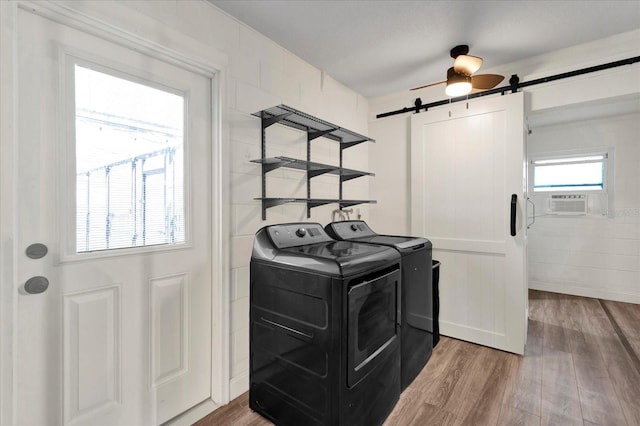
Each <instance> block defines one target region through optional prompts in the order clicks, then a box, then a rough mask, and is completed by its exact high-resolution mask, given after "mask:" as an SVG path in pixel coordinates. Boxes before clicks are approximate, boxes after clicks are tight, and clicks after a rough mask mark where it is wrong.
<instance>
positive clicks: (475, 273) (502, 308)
mask: <svg viewBox="0 0 640 426" xmlns="http://www.w3.org/2000/svg"><path fill="white" fill-rule="evenodd" d="M523 116H524V110H523V95H522V93H517V94H510V95H508V96H497V97H492V98H488V99H478V100H473V101H469V102H459V103H455V104H451V105H448V106H445V107H441V108H438V109H434V110H431V111H427V112H424V113H420V114H416V115H413V116H412V120H411V227H412V229H411V230H412V233H413V234H414V235H420V236H424V237H426V238H429V239H430V240H431V241H432V243H433V258H434V259H437V260H440V261H441V267H440V283H439V284H440V332H441V333H442V334H444V335H446V336H451V337H455V338H458V339H462V340H467V341H471V342H475V343H479V344H481V345H485V346H490V347H493V348H497V349H502V350H506V351H509V352H514V353H519V354H522V353H523V351H524V344H525V338H526V306H527V285H526V280H525V278H526V275H525V265H526V262H525V259H526V257H525V256H526V254H525V228H526V227H525V226H524V224H523V218H524V217H525V216H524V215H523V211H524V208H525V207H524V206H525V194H524V188H525V185H524V169H523V168H524V158H525V157H524V156H525V149H524V130H523ZM512 201H513V209H514V210H513V211H514V213H515V216H514V217H512ZM512 228H514V229H513V230H514V231H515V232H513V233H514V234H515V235H512Z"/></svg>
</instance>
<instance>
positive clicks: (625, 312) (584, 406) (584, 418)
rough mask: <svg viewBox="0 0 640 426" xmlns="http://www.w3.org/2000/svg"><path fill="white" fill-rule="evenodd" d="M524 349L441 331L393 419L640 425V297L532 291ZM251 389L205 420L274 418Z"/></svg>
mask: <svg viewBox="0 0 640 426" xmlns="http://www.w3.org/2000/svg"><path fill="white" fill-rule="evenodd" d="M528 330H529V331H528V340H527V347H526V351H525V355H524V356H523V357H521V356H517V355H514V354H510V353H506V352H501V351H498V350H494V349H489V348H486V347H483V346H478V345H474V344H471V343H467V342H463V341H460V340H455V339H451V338H447V337H443V338H442V339H441V340H440V344H439V345H438V346H437V347H436V349H435V350H434V352H433V355H432V357H431V360H430V361H429V363H428V364H427V366H426V367H425V368H424V370H423V371H422V372H421V374H420V375H419V376H418V377H417V378H416V379H415V381H414V382H413V383H412V384H411V386H409V387H408V388H407V389H406V390H405V391H404V393H403V394H402V395H401V396H400V401H399V402H398V404H397V405H396V407H395V409H394V410H393V412H392V413H391V414H390V415H389V417H388V418H387V420H386V422H385V423H384V425H385V426H408V425H415V426H418V425H420V426H426V425H562V426H565V425H584V426H591V425H627V426H636V425H640V360H639V359H638V356H639V355H640V305H635V304H629V303H619V302H610V301H602V300H598V299H590V298H584V297H577V296H569V295H564V294H555V293H547V292H541V291H533V290H531V291H530V292H529V328H528ZM270 424H271V422H269V421H267V420H266V419H264V418H263V417H261V416H260V415H258V414H256V413H253V412H252V411H251V410H250V409H249V407H248V393H245V394H243V395H241V396H240V397H238V398H236V399H235V400H233V401H232V402H231V403H230V404H228V405H226V406H224V407H221V408H220V409H218V410H216V411H215V412H213V413H212V414H210V415H209V416H207V417H205V418H204V419H202V420H200V421H199V422H197V423H196V425H197V426H213V425H216V426H226V425H270Z"/></svg>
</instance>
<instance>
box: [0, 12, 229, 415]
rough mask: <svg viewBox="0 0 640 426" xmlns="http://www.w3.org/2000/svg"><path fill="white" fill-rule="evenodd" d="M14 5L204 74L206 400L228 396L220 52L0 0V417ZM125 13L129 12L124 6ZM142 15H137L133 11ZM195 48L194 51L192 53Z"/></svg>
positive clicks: (8, 371) (13, 138) (9, 322)
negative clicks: (208, 232) (208, 110)
mask: <svg viewBox="0 0 640 426" xmlns="http://www.w3.org/2000/svg"><path fill="white" fill-rule="evenodd" d="M18 8H22V9H24V10H26V11H28V12H31V13H35V14H37V15H40V16H43V17H46V18H48V19H51V20H53V21H55V22H58V23H60V24H63V25H67V26H70V27H73V28H76V29H79V30H82V31H84V32H86V33H89V34H92V35H96V36H99V37H101V38H103V39H105V40H109V41H111V42H114V43H117V44H119V45H122V46H125V47H128V48H133V49H135V50H138V51H140V52H142V53H145V54H148V55H150V56H153V57H155V58H158V59H161V60H163V61H165V62H169V63H171V64H174V65H178V66H180V67H182V68H186V69H188V70H190V71H193V72H196V73H199V74H201V75H204V76H206V77H208V78H210V79H211V83H212V84H211V91H212V92H211V99H212V105H211V107H212V114H213V116H212V129H211V135H212V150H211V151H212V158H211V164H212V177H211V179H212V182H211V187H212V194H211V197H212V217H211V229H212V241H211V249H212V271H211V272H212V281H213V283H212V286H213V288H212V292H211V293H212V318H211V321H212V369H211V371H212V388H211V402H212V403H213V404H214V405H220V404H225V403H227V402H228V401H229V379H230V377H229V374H230V371H229V356H230V355H229V351H230V343H229V324H230V318H229V316H230V306H229V289H228V285H227V283H228V282H229V280H230V276H229V275H230V269H229V265H230V264H229V249H228V248H229V246H230V244H229V239H230V236H229V234H228V230H229V217H230V211H229V204H230V203H229V200H230V194H229V190H228V188H229V166H228V165H229V164H230V161H229V148H228V147H227V146H225V145H224V144H223V140H225V139H226V138H223V135H226V134H228V129H227V128H226V123H227V121H226V119H225V116H226V113H225V111H226V97H225V93H226V90H225V88H226V73H227V71H226V68H227V64H228V58H227V56H226V55H225V54H224V53H221V52H219V51H217V50H216V49H215V48H213V47H211V46H209V45H206V44H204V43H202V42H199V41H198V40H195V39H192V38H189V37H187V36H185V35H184V34H182V33H179V32H177V31H174V30H171V29H170V28H167V27H164V28H163V33H164V35H170V37H167V40H170V42H167V44H171V45H162V44H159V43H156V42H154V41H152V40H149V39H147V38H144V37H141V36H139V35H137V34H135V33H133V32H130V31H127V30H126V29H123V28H120V27H118V26H116V25H114V24H112V23H109V22H105V21H103V20H101V19H98V18H96V17H94V16H90V15H87V14H86V13H82V12H79V11H77V10H75V9H73V8H72V7H70V6H68V5H66V4H56V3H52V2H32V1H2V2H0V22H1V23H2V26H1V28H2V30H1V31H2V38H1V45H0V52H1V54H2V57H1V58H0V59H1V60H0V64H2V65H1V68H0V71H1V73H0V89H1V91H2V93H3V94H4V95H5V96H3V97H2V100H1V101H0V123H1V125H0V140H1V144H0V166H1V172H0V189H1V190H2V191H1V195H0V236H1V241H0V265H2V267H1V268H0V270H1V271H2V272H1V273H0V282H1V283H2V285H0V296H1V300H2V303H0V319H1V324H2V325H1V327H0V424H14V423H15V414H16V410H15V407H16V400H15V398H16V397H17V394H16V392H15V380H16V378H15V376H14V374H13V372H14V371H15V369H14V367H15V364H16V359H15V356H14V352H15V351H14V348H15V342H16V340H17V322H16V311H17V296H18V291H19V288H20V286H21V283H18V282H17V281H16V280H17V276H16V258H17V257H18V256H19V255H20V253H19V252H18V249H19V248H18V247H17V246H16V240H17V238H16V236H17V229H16V220H15V218H16V216H15V215H16V214H15V206H16V191H15V188H16V184H17V182H16V178H15V172H16V170H15V168H14V167H13V164H15V161H14V157H15V152H16V150H15V147H16V145H17V142H18V137H17V136H18V135H17V129H18V117H17V111H18V109H17V106H16V102H17V88H18V85H17V79H18V73H17V66H18V64H17V60H16V58H17V55H18V53H19V52H17V47H16V46H17V34H18V19H17V16H18V13H17V11H18ZM128 12H129V13H135V12H133V10H128ZM141 17H142V15H141ZM196 52H197V55H196Z"/></svg>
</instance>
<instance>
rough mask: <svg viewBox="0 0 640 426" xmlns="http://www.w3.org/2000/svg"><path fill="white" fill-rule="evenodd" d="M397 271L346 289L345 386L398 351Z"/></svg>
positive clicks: (353, 283)
mask: <svg viewBox="0 0 640 426" xmlns="http://www.w3.org/2000/svg"><path fill="white" fill-rule="evenodd" d="M399 289H400V271H399V270H398V269H397V267H396V268H393V269H391V270H389V269H387V270H384V271H382V272H379V273H377V274H374V276H369V277H365V278H364V280H359V281H354V282H352V283H351V286H350V287H349V290H348V307H349V311H348V321H347V323H348V325H347V327H348V342H347V346H348V356H347V358H348V372H347V385H348V386H354V385H355V384H357V383H358V382H359V381H360V380H361V379H362V378H363V377H364V376H366V375H367V373H368V372H369V371H371V370H372V369H373V368H375V367H376V366H377V365H378V364H380V363H381V362H382V361H383V360H384V359H385V358H386V357H387V355H388V354H389V353H390V352H392V351H393V350H395V349H396V348H397V345H398V343H397V339H398V338H399V326H398V321H399V304H398V302H399V300H400V295H399Z"/></svg>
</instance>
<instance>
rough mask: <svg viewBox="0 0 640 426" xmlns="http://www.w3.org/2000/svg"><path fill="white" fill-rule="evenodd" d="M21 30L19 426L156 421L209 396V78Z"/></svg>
mask: <svg viewBox="0 0 640 426" xmlns="http://www.w3.org/2000/svg"><path fill="white" fill-rule="evenodd" d="M18 28H19V32H18V52H19V61H18V67H19V71H18V74H19V76H20V78H19V84H18V114H19V129H18V138H19V142H18V144H17V149H16V151H17V152H16V159H17V164H16V179H15V181H16V182H17V185H16V186H17V187H16V200H17V207H16V208H17V215H16V216H17V218H18V219H17V222H18V225H17V227H18V228H17V235H18V240H17V244H16V245H17V247H18V248H19V255H18V256H17V258H16V268H17V277H18V280H19V282H20V283H25V285H21V287H20V294H19V296H18V306H17V348H16V358H15V359H16V360H17V361H16V369H15V383H16V397H15V400H16V413H15V418H16V421H17V423H19V424H33V425H47V424H51V425H59V424H64V425H75V424H82V425H88V424H101V425H134V424H135V425H151V424H160V423H163V422H165V421H167V420H169V419H171V418H173V417H174V416H176V415H179V414H180V413H182V412H184V411H185V410H187V409H189V408H191V407H193V406H195V405H196V404H199V403H201V402H202V401H205V400H207V399H209V398H210V397H211V381H212V379H211V377H212V372H211V356H212V353H211V348H212V344H211V336H212V333H211V323H212V322H211V316H212V310H211V304H212V298H211V291H212V266H211V262H212V259H211V257H212V256H211V252H212V243H211V241H212V237H211V214H212V213H211V212H212V206H211V193H212V191H211V187H212V184H211V181H212V179H211V140H212V135H211V133H212V131H211V117H212V112H211V108H212V101H211V78H210V77H209V76H205V75H202V74H199V73H197V72H194V71H190V70H188V69H186V68H183V67H181V66H179V65H177V64H169V63H167V62H164V61H162V60H160V59H158V58H156V57H153V56H150V55H147V54H144V53H141V52H139V51H136V50H134V49H131V48H127V47H124V46H122V45H119V44H115V43H112V42H110V41H106V40H104V39H102V38H99V37H96V36H93V35H90V34H88V33H85V32H83V31H80V30H77V29H73V28H71V27H68V26H65V25H61V24H58V23H55V22H53V21H50V20H48V19H45V18H43V17H40V16H37V15H35V14H33V13H30V12H29V11H26V10H23V9H19V10H18ZM164 104H166V108H164V109H163V108H161V105H164ZM34 244H35V245H34ZM44 247H47V250H46V251H45V250H44ZM47 282H48V287H47V286H46V285H47Z"/></svg>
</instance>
